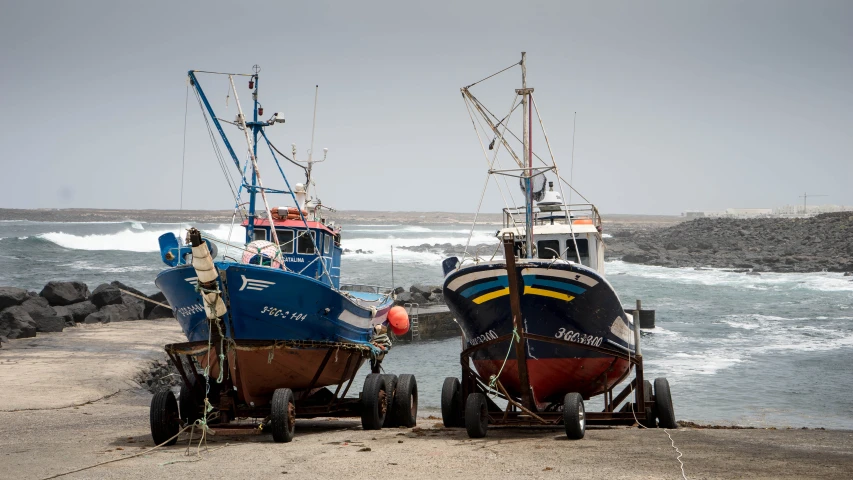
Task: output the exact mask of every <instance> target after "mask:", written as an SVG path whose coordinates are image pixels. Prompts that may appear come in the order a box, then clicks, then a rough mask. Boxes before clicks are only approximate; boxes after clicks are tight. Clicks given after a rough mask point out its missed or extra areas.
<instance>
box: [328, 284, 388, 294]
mask: <svg viewBox="0 0 853 480" xmlns="http://www.w3.org/2000/svg"><path fill="white" fill-rule="evenodd" d="M340 290H343V291H345V292H361V293H378V294H382V295H385V294H388V293H391V292H392V291H394V287H386V286H384V285H367V284H363V283H342V284H341V286H340Z"/></svg>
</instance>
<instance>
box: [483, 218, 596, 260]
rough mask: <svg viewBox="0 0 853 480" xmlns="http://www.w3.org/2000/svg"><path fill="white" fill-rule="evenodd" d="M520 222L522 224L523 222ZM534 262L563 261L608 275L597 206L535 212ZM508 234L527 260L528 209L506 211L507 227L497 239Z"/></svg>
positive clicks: (505, 220) (533, 228) (517, 251)
mask: <svg viewBox="0 0 853 480" xmlns="http://www.w3.org/2000/svg"><path fill="white" fill-rule="evenodd" d="M519 220H521V221H520V222H519ZM532 230H533V252H532V255H531V257H532V258H540V259H560V260H564V261H567V262H571V263H578V260H580V263H581V264H583V265H584V266H587V267H589V268H592V269H593V270H595V271H597V272H598V273H600V274H604V242H603V240H602V236H601V217H599V216H598V211H597V210H596V209H595V207H594V206H593V205H568V206H566V207H562V206H560V207H559V210H556V211H555V210H552V209H549V211H543V210H542V209H540V208H538V207H537V208H534V209H533V226H532ZM505 233H512V234H513V235H514V236H515V254H516V256H517V257H518V258H526V257H527V254H526V249H527V246H526V245H527V237H526V233H525V228H524V209H523V208H514V209H504V225H503V228H502V229H500V230H498V232H497V237H498V238H501V237H503V235H504V234H505Z"/></svg>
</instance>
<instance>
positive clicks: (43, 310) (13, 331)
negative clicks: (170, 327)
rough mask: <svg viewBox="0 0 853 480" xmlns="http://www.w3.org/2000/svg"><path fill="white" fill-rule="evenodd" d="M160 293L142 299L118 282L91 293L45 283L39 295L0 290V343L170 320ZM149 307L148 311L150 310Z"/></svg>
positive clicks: (71, 285) (80, 287)
mask: <svg viewBox="0 0 853 480" xmlns="http://www.w3.org/2000/svg"><path fill="white" fill-rule="evenodd" d="M125 292H131V293H133V294H135V295H138V296H140V297H143V298H149V299H151V300H152V301H155V302H157V303H161V304H166V305H168V303H169V302H168V301H167V300H166V297H165V296H164V295H163V294H162V293H159V292H158V293H157V294H154V295H151V296H150V297H149V296H148V295H145V294H144V293H142V292H140V291H139V290H137V289H135V288H133V287H130V286H127V285H125V284H123V283H121V282H118V281H114V282H112V283H103V284H101V285H98V287H97V288H95V290H94V291H92V292H91V293H90V292H89V287H88V285H86V284H85V283H83V282H78V281H71V282H56V281H52V282H48V283H47V285H45V286H44V288H43V289H42V290H41V293H36V292H28V291H27V290H24V289H22V288H16V287H0V341H4V340H7V339H16V338H31V337H35V336H36V334H37V333H38V332H62V331H63V330H64V329H65V328H67V327H74V326H76V325H77V324H78V323H89V324H91V323H110V322H126V321H133V320H143V319H148V320H154V319H165V318H173V317H174V315H173V313H172V310H171V308H165V307H163V306H161V305H156V304H153V303H150V302H146V301H144V300H143V299H142V298H137V297H136V296H134V295H129V294H127V293H125ZM149 305H150V308H149Z"/></svg>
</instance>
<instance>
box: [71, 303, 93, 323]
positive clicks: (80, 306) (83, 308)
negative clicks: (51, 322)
mask: <svg viewBox="0 0 853 480" xmlns="http://www.w3.org/2000/svg"><path fill="white" fill-rule="evenodd" d="M67 308H68V311H69V312H71V316H72V317H74V321H75V322H77V323H81V322H83V321H84V320H86V317H88V316H89V315H91V314H93V313H95V312H97V311H98V307H96V306H95V304H94V303H92V302H90V301H89V300H86V301H84V302H79V303H74V304H71V305H68V307H67Z"/></svg>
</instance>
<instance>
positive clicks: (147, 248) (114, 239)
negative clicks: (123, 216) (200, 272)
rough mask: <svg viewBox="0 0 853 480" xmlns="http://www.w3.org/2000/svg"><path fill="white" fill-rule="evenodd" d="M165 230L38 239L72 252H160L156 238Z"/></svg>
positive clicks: (50, 235) (44, 235)
mask: <svg viewBox="0 0 853 480" xmlns="http://www.w3.org/2000/svg"><path fill="white" fill-rule="evenodd" d="M166 232H167V230H152V231H144V230H143V231H134V230H131V229H126V230H122V231H121V232H118V233H107V234H92V235H73V234H70V233H64V232H51V233H42V234H40V235H37V237H38V238H42V239H44V240H47V241H50V242H53V243H55V244H57V245H59V246H60V247H64V248H69V249H72V250H124V251H129V252H156V251H159V250H160V247H159V244H158V242H157V238H158V237H160V235H163V234H164V233H166Z"/></svg>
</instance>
